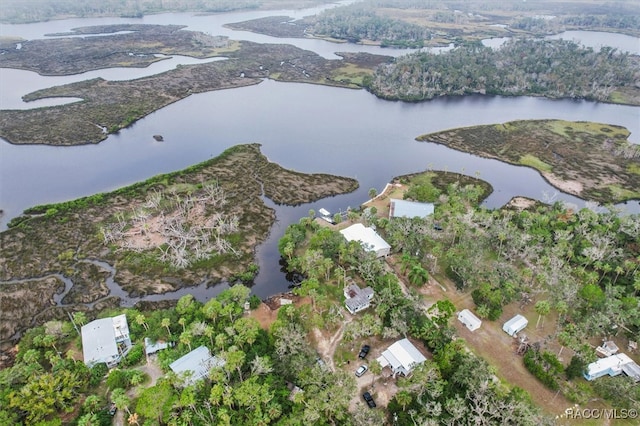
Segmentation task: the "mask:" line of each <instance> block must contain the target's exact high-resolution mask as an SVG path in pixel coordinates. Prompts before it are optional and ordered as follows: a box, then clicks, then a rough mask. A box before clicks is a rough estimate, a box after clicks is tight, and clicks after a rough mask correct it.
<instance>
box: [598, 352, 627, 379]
mask: <svg viewBox="0 0 640 426" xmlns="http://www.w3.org/2000/svg"><path fill="white" fill-rule="evenodd" d="M630 363H633V360H632V359H631V358H629V356H628V355H627V354H623V353H620V354H616V355H611V356H608V357H606V358H601V359H599V360H597V361H596V362H592V363H591V364H589V365H588V366H587V375H589V376H597V375H598V374H599V373H602V372H604V371H609V370H611V372H613V373H614V374H619V372H620V371H621V369H622V366H623V365H625V364H630Z"/></svg>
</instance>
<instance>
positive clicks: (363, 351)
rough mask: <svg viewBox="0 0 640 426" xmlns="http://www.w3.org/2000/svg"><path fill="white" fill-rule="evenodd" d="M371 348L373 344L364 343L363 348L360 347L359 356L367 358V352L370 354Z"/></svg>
mask: <svg viewBox="0 0 640 426" xmlns="http://www.w3.org/2000/svg"><path fill="white" fill-rule="evenodd" d="M370 350H371V346H369V345H364V346H363V347H362V349H360V353H359V354H358V358H360V359H365V358H366V357H367V354H369V351H370Z"/></svg>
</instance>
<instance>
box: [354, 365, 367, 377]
mask: <svg viewBox="0 0 640 426" xmlns="http://www.w3.org/2000/svg"><path fill="white" fill-rule="evenodd" d="M368 369H369V368H368V367H367V366H366V365H361V366H360V367H358V369H357V370H356V377H360V376H362V375H363V374H364V373H366V372H367V370H368Z"/></svg>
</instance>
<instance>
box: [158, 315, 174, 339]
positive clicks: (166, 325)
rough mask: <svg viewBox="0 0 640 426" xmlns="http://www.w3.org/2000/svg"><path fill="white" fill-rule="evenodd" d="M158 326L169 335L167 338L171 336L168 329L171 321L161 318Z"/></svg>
mask: <svg viewBox="0 0 640 426" xmlns="http://www.w3.org/2000/svg"><path fill="white" fill-rule="evenodd" d="M160 325H161V326H162V327H164V328H166V329H167V333H169V337H171V336H172V334H171V329H170V328H169V326H170V325H171V319H170V318H162V321H161V322H160Z"/></svg>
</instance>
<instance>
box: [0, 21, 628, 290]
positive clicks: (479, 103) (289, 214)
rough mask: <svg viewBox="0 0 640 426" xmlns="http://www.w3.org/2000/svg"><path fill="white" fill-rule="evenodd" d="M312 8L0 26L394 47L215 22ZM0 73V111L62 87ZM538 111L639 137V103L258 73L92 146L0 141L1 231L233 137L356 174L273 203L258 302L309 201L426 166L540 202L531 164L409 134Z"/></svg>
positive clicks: (192, 159)
mask: <svg viewBox="0 0 640 426" xmlns="http://www.w3.org/2000/svg"><path fill="white" fill-rule="evenodd" d="M312 12H314V10H312V11H311V12H310V11H308V10H307V11H285V12H282V11H281V12H276V13H274V12H250V13H239V14H225V15H213V16H193V15H187V14H165V15H154V16H149V17H145V18H142V19H135V20H133V19H132V20H124V19H108V20H105V19H87V20H67V21H56V22H51V23H43V24H29V25H13V26H11V25H0V34H1V35H20V36H22V37H24V38H26V39H29V38H37V37H44V34H46V33H54V32H64V31H68V30H70V29H71V28H73V27H78V26H88V25H102V24H106V23H121V22H132V23H145V24H150V23H152V24H176V23H184V24H185V25H188V28H189V29H193V30H200V31H205V32H210V33H211V34H222V35H229V36H230V37H231V38H234V39H246V40H252V41H257V42H268V43H281V42H286V43H290V44H295V45H297V46H299V47H302V48H306V49H309V50H313V51H315V52H317V53H318V54H321V55H323V56H324V57H329V58H331V57H333V52H335V51H347V50H349V49H353V50H351V51H372V52H374V53H376V52H377V53H381V52H380V51H383V53H386V54H388V53H389V52H392V53H393V54H399V53H398V52H401V51H397V50H394V51H388V50H386V49H379V48H371V47H363V46H356V45H335V44H332V43H327V42H323V41H320V40H298V39H274V38H272V37H266V36H260V35H257V34H252V33H244V32H235V31H231V30H227V29H225V28H222V24H224V23H226V22H238V21H243V20H247V19H254V18H256V17H262V16H268V15H272V14H277V15H281V14H282V15H288V16H292V17H299V16H304V15H305V14H311V13H312ZM605 41H606V38H605ZM182 60H184V61H188V60H191V59H186V58H178V59H177V60H175V61H174V62H168V61H169V60H165V61H161V62H160V63H159V64H154V65H153V66H152V67H149V68H148V69H146V70H139V69H131V70H127V69H115V70H103V71H96V72H95V73H103V74H102V75H107V74H106V73H112V74H110V75H109V77H108V78H111V79H127V76H129V78H137V77H134V76H138V75H139V74H136V73H141V72H142V73H144V72H148V73H151V74H153V73H156V72H162V71H159V70H160V69H161V67H167V66H170V67H174V66H175V65H176V64H177V63H186V62H181V61H182ZM154 67H156V68H154ZM92 73H94V72H92ZM87 74H89V73H87ZM7 75H11V79H12V80H11V82H12V83H11V84H10V85H9V86H10V88H11V90H10V92H11V96H9V95H7V96H5V93H4V92H5V90H4V88H3V87H1V86H0V88H2V90H1V92H3V93H0V106H1V107H2V108H5V109H6V108H18V107H19V106H10V107H5V102H9V100H8V99H9V98H11V97H12V99H13V100H12V101H11V102H14V104H11V105H17V104H18V103H20V101H19V98H20V96H22V95H24V94H26V93H29V91H33V90H35V89H34V88H43V87H48V86H52V85H56V84H61V83H60V82H59V81H60V80H55V79H57V78H58V77H40V76H37V75H35V74H33V73H28V72H26V71H16V70H0V79H4V76H7ZM91 75H93V74H91ZM147 75H149V74H147ZM60 78H62V79H65V78H75V77H60ZM86 78H89V77H88V76H87V77H86ZM21 82H23V83H22V84H21ZM8 91H9V90H8ZM7 105H9V104H7ZM27 107H30V106H27ZM544 118H558V119H565V120H589V121H601V122H605V123H612V124H618V125H622V126H625V127H627V128H628V129H630V130H631V132H632V136H631V139H632V141H634V142H638V141H640V137H639V136H638V135H640V108H637V107H627V106H618V105H607V104H598V103H593V102H584V101H570V100H547V99H542V98H527V97H521V98H501V97H480V96H477V97H465V98H447V99H438V100H434V101H431V102H424V103H415V104H410V103H403V102H388V101H383V100H380V99H377V98H375V97H374V96H372V95H370V94H369V93H367V92H365V91H357V90H348V89H339V88H331V87H322V86H314V85H305V84H293V83H278V82H274V81H270V80H267V81H264V82H262V83H261V84H259V85H256V86H251V87H244V88H238V89H232V90H224V91H217V92H210V93H204V94H198V95H192V96H190V97H188V98H186V99H184V100H183V101H180V102H178V103H176V104H173V105H170V106H168V107H166V108H164V109H162V110H160V111H157V112H155V113H153V114H151V115H150V116H148V117H147V118H145V119H144V120H141V121H139V122H137V123H135V124H134V125H133V126H131V127H130V128H128V129H125V130H123V131H121V132H120V133H119V134H117V135H112V136H110V137H109V138H108V139H107V140H106V141H104V142H102V143H100V144H98V145H89V146H79V147H49V146H15V145H11V144H8V143H7V142H6V141H3V140H0V154H1V155H0V208H1V209H3V210H4V212H5V214H4V216H3V217H2V218H1V219H0V220H1V221H0V226H1V227H3V228H4V227H5V226H6V222H7V221H8V220H9V219H11V218H12V217H15V216H17V215H19V214H20V212H21V211H22V210H24V209H25V208H27V207H30V206H33V205H36V204H43V203H52V202H58V201H64V200H69V199H73V198H77V197H80V196H85V195H91V194H94V193H97V192H104V191H110V190H113V189H116V188H119V187H121V186H124V185H127V184H130V183H133V182H137V181H140V180H143V179H146V178H149V177H151V176H153V175H156V174H158V173H165V172H170V171H174V170H179V169H182V168H185V167H187V166H189V165H192V164H194V163H198V162H200V161H203V160H205V159H208V158H211V157H214V156H217V155H218V154H220V153H221V152H222V151H224V150H225V149H226V148H228V147H230V146H233V145H236V144H240V143H253V142H258V143H261V144H262V145H263V146H262V151H263V152H264V153H265V154H266V155H267V156H268V157H269V159H270V160H271V161H274V162H276V163H279V164H281V165H282V166H284V167H287V168H291V169H295V170H299V171H302V172H309V173H312V172H323V173H332V174H337V175H344V176H351V177H354V178H356V179H358V180H359V182H360V189H359V190H357V191H356V192H354V193H352V194H347V195H342V196H336V197H333V198H329V199H324V200H321V201H319V202H316V203H311V204H307V205H303V206H298V207H284V206H274V207H275V208H276V210H277V216H278V222H277V223H276V225H275V226H274V228H273V229H272V232H271V235H270V237H269V239H268V240H267V242H266V243H265V244H263V245H262V246H260V247H259V248H258V259H259V263H260V267H261V268H260V274H259V276H258V277H257V280H256V284H255V286H254V288H253V290H254V292H255V293H256V294H258V295H259V296H261V297H265V296H268V295H271V294H274V293H277V292H281V291H284V290H286V289H287V286H288V284H289V283H288V282H287V281H286V280H285V277H284V274H283V273H282V272H280V270H279V265H278V260H279V255H278V253H277V240H278V239H279V238H280V236H281V235H282V234H283V233H284V230H285V228H286V226H287V225H288V224H289V223H292V222H295V221H298V220H299V218H300V217H302V216H304V215H306V214H307V212H308V210H309V209H311V208H313V209H315V210H316V211H317V210H318V209H319V208H321V207H324V208H326V209H328V210H330V211H331V212H337V211H339V210H345V209H346V208H347V207H349V206H351V207H357V206H358V205H359V204H360V203H361V202H362V201H364V200H366V199H367V198H368V196H367V193H368V190H369V189H370V188H376V189H377V190H379V191H380V190H381V189H382V188H383V187H384V185H385V183H387V182H388V181H389V180H390V179H391V178H393V177H394V176H397V175H401V174H406V173H412V172H417V171H422V170H425V169H428V168H431V169H435V170H449V171H456V172H462V173H466V174H470V175H475V174H479V176H480V177H481V178H482V179H485V180H487V181H488V182H490V183H491V184H492V185H493V186H494V193H493V194H492V195H491V196H490V197H489V199H488V200H487V201H486V205H487V206H489V207H499V206H501V205H502V204H504V203H505V202H507V201H508V200H509V199H510V198H511V197H513V196H515V195H523V196H527V197H531V198H538V199H540V198H543V197H544V196H545V194H554V193H556V192H557V191H556V190H555V189H553V188H552V187H550V186H549V185H548V184H547V183H546V182H545V181H544V180H543V179H542V178H541V177H540V175H539V174H537V173H536V172H535V171H533V170H531V169H528V168H524V167H516V166H511V165H507V164H504V163H500V162H498V161H495V160H488V159H482V158H479V157H475V156H473V155H469V154H464V153H461V152H457V151H454V150H451V149H448V148H446V147H443V146H440V145H436V144H432V143H420V142H416V141H415V140H414V139H415V137H416V136H418V135H420V134H423V133H429V132H435V131H439V130H444V129H447V128H454V127H460V126H470V125H479V124H490V123H499V122H505V121H509V120H516V119H544ZM154 134H161V135H163V136H164V140H165V142H163V143H158V142H155V141H154V139H153V138H152V135H154ZM558 197H559V198H560V199H564V200H566V201H568V202H571V203H574V204H576V205H577V206H578V207H582V206H583V205H584V202H583V201H582V200H580V199H577V198H576V197H572V196H569V195H567V194H562V193H558ZM627 207H628V209H629V210H630V211H635V212H638V211H640V205H639V204H638V203H637V202H633V203H629V204H628V205H627ZM221 288H223V287H222V286H219V287H217V288H214V289H208V290H207V289H206V288H205V289H202V288H198V295H199V296H200V298H201V299H202V298H206V297H210V296H211V295H213V294H215V293H217V292H218V291H220V289H221Z"/></svg>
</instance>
